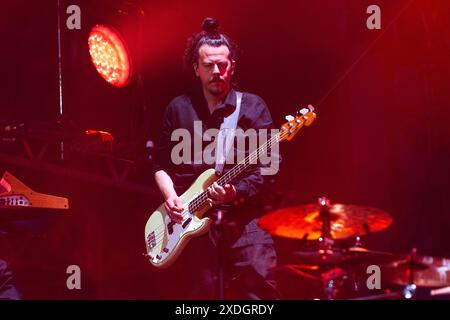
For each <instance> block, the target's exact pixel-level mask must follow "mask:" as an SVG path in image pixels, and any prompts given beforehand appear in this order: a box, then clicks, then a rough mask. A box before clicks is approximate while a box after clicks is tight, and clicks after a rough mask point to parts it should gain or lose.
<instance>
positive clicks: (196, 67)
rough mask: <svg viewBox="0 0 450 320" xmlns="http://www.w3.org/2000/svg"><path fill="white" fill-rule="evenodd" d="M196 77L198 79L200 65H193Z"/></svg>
mask: <svg viewBox="0 0 450 320" xmlns="http://www.w3.org/2000/svg"><path fill="white" fill-rule="evenodd" d="M193 67H194V72H195V75H196V76H197V77H198V76H199V75H198V63H194V64H193Z"/></svg>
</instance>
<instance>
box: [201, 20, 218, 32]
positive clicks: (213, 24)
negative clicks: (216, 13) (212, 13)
mask: <svg viewBox="0 0 450 320" xmlns="http://www.w3.org/2000/svg"><path fill="white" fill-rule="evenodd" d="M202 30H203V31H205V32H206V33H207V34H208V35H217V34H219V21H217V19H216V18H212V17H208V18H205V20H203V23H202Z"/></svg>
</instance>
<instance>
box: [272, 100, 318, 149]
mask: <svg viewBox="0 0 450 320" xmlns="http://www.w3.org/2000/svg"><path fill="white" fill-rule="evenodd" d="M315 119H316V114H315V113H314V107H313V106H312V105H308V107H307V108H302V109H300V110H298V111H297V114H296V116H295V117H294V116H291V115H288V116H286V120H287V122H286V123H285V124H283V125H282V126H281V129H280V133H279V135H278V141H280V142H281V141H283V140H288V141H291V140H292V139H293V138H294V137H295V135H296V134H297V133H298V132H299V131H300V129H301V128H302V127H303V126H310V125H311V123H313V122H314V120H315Z"/></svg>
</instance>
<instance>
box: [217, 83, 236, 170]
mask: <svg viewBox="0 0 450 320" xmlns="http://www.w3.org/2000/svg"><path fill="white" fill-rule="evenodd" d="M241 101H242V92H238V91H236V108H235V109H234V111H233V113H231V114H230V115H229V116H227V117H225V118H224V119H223V122H222V124H221V125H220V130H219V134H218V136H217V144H216V167H215V170H216V174H217V175H218V176H220V175H221V174H222V172H223V167H224V166H225V161H226V159H227V156H228V154H229V152H230V149H231V148H232V147H233V142H234V136H235V134H236V127H237V122H238V119H239V112H240V110H241Z"/></svg>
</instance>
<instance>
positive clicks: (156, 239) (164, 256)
mask: <svg viewBox="0 0 450 320" xmlns="http://www.w3.org/2000/svg"><path fill="white" fill-rule="evenodd" d="M313 110H314V108H313V107H312V106H308V108H304V109H301V110H300V111H299V112H297V116H296V117H293V116H287V117H286V119H287V120H288V122H286V123H285V124H283V125H282V126H281V129H280V131H279V133H278V134H276V135H274V136H273V137H272V138H271V139H270V140H269V141H267V142H265V143H264V144H262V145H261V146H259V148H258V149H257V150H255V151H253V152H252V153H251V154H249V155H248V156H247V157H246V158H245V159H244V160H242V161H241V162H240V163H238V164H237V165H235V166H234V167H233V168H232V169H230V170H229V171H228V172H227V173H226V174H224V175H222V176H221V177H220V178H219V177H218V176H217V175H216V173H215V170H214V169H209V170H206V171H205V172H203V173H202V174H201V175H200V176H199V177H198V178H197V180H195V182H194V183H193V184H192V185H191V186H190V187H189V189H188V190H187V191H186V192H185V193H183V194H182V195H181V197H180V198H181V201H182V202H183V212H182V215H183V221H182V223H181V224H177V223H174V222H172V220H171V219H170V217H169V215H168V214H167V212H166V209H165V206H164V204H162V205H160V206H159V208H158V209H157V210H156V211H155V212H153V213H152V215H151V216H150V218H149V219H148V220H147V224H146V225H145V245H146V248H147V254H146V255H147V256H148V257H149V259H150V262H151V264H153V265H154V266H155V267H158V268H167V267H169V266H170V265H171V264H172V263H173V262H174V261H175V260H176V259H177V257H178V256H179V255H180V253H181V252H182V251H183V249H184V247H185V246H186V245H187V243H188V242H189V240H190V239H192V238H193V237H197V236H200V235H202V234H204V233H206V232H207V231H208V230H209V227H210V224H211V219H209V218H203V215H204V214H205V212H206V211H208V209H210V208H211V206H210V205H209V204H208V202H207V201H206V199H207V197H208V195H207V193H206V192H204V191H205V190H206V189H208V187H209V186H211V185H212V184H213V182H214V181H216V180H217V184H218V185H220V186H224V185H226V184H227V183H230V181H233V179H235V178H236V177H237V176H239V174H241V173H242V172H243V171H244V170H245V169H246V168H247V167H248V166H249V165H250V164H251V163H252V161H253V160H255V159H256V158H258V156H259V155H260V154H261V153H263V152H265V150H267V148H270V147H271V146H272V145H273V144H274V143H278V142H281V141H283V140H288V141H290V140H292V138H293V137H294V136H295V135H296V134H297V133H298V131H299V130H300V129H301V128H302V127H303V126H304V125H305V126H309V125H310V124H311V123H312V122H313V121H314V119H315V118H316V114H315V113H314V112H313Z"/></svg>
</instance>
